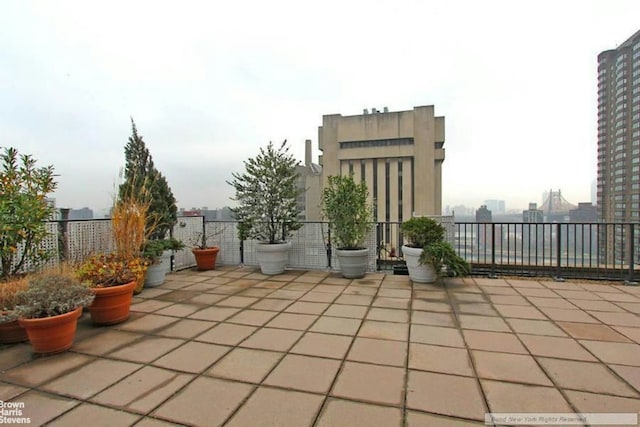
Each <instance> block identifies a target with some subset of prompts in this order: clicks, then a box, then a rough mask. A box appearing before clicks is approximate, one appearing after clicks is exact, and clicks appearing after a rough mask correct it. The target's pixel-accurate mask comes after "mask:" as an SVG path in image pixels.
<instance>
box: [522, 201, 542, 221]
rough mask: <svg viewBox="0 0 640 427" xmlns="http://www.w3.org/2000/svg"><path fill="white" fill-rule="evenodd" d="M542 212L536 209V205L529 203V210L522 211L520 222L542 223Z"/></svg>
mask: <svg viewBox="0 0 640 427" xmlns="http://www.w3.org/2000/svg"><path fill="white" fill-rule="evenodd" d="M543 220H544V216H543V213H542V210H540V209H538V204H537V203H529V209H527V210H525V211H522V222H543Z"/></svg>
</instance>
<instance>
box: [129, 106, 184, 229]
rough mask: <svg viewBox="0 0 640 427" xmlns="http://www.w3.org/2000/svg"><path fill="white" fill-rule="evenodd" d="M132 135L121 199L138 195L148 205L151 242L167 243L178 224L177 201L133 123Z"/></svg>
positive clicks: (148, 226)
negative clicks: (170, 233)
mask: <svg viewBox="0 0 640 427" xmlns="http://www.w3.org/2000/svg"><path fill="white" fill-rule="evenodd" d="M131 130H132V132H131V133H132V134H131V136H130V137H129V142H128V143H127V145H125V147H124V154H125V159H126V165H125V170H124V182H123V183H122V184H121V185H120V190H119V193H120V198H121V199H123V198H126V197H130V196H131V195H137V196H138V197H140V198H145V199H147V200H141V202H143V203H148V205H149V210H148V215H147V224H146V230H147V234H148V235H149V238H150V239H151V240H157V239H163V238H165V237H166V235H167V233H168V232H169V230H171V228H172V227H173V226H174V225H175V224H176V222H177V220H178V208H177V206H176V199H175V197H174V196H173V193H172V191H171V188H170V187H169V184H168V183H167V180H166V178H165V177H164V176H163V175H162V174H161V173H160V172H159V171H158V170H157V169H156V168H155V166H154V164H153V159H152V157H151V154H150V152H149V149H148V148H147V146H146V144H145V143H144V141H143V139H142V136H141V135H138V130H137V128H136V124H135V123H134V121H133V119H131Z"/></svg>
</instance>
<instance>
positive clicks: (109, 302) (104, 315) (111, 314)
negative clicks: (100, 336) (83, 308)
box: [89, 280, 136, 325]
mask: <svg viewBox="0 0 640 427" xmlns="http://www.w3.org/2000/svg"><path fill="white" fill-rule="evenodd" d="M135 288H136V281H135V280H134V281H133V282H129V283H127V284H126V285H118V286H108V287H106V288H93V292H94V293H95V294H96V298H95V299H94V300H93V303H91V305H90V306H89V312H90V313H91V320H92V321H93V323H94V324H95V325H115V324H116V323H121V322H124V321H125V320H127V319H128V318H129V309H130V308H131V299H132V298H133V291H134V290H135Z"/></svg>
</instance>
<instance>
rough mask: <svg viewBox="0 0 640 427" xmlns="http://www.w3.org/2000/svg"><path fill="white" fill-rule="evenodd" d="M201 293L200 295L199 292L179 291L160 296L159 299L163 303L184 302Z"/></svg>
mask: <svg viewBox="0 0 640 427" xmlns="http://www.w3.org/2000/svg"><path fill="white" fill-rule="evenodd" d="M199 293H200V292H199V291H184V290H177V291H171V292H168V293H166V294H162V295H160V296H158V297H157V299H159V300H161V301H170V302H182V301H185V300H188V299H190V298H193V297H195V296H196V295H198V294H199Z"/></svg>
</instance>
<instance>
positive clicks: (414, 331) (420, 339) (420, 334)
mask: <svg viewBox="0 0 640 427" xmlns="http://www.w3.org/2000/svg"><path fill="white" fill-rule="evenodd" d="M410 341H411V342H417V343H421V344H436V345H444V346H449V347H462V348H464V341H463V340H462V335H461V334H460V331H459V330H458V329H455V328H444V327H440V326H427V325H412V326H411V338H410Z"/></svg>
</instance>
